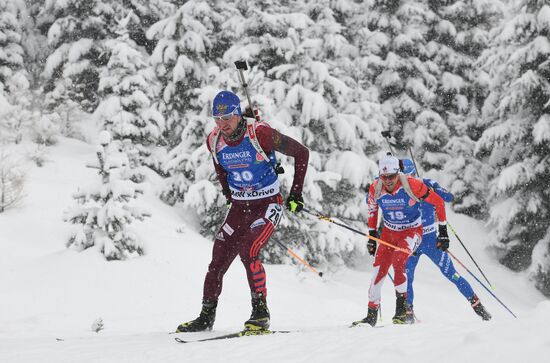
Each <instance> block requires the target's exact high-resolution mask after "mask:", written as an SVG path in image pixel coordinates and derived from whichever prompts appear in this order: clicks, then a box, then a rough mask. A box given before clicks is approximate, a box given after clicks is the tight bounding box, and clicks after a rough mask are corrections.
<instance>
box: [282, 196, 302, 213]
mask: <svg viewBox="0 0 550 363" xmlns="http://www.w3.org/2000/svg"><path fill="white" fill-rule="evenodd" d="M286 208H287V209H288V210H289V211H290V212H291V213H298V212H299V211H301V210H302V209H304V199H303V198H302V195H300V194H295V193H290V195H289V196H288V198H286Z"/></svg>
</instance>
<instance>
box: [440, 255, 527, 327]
mask: <svg viewBox="0 0 550 363" xmlns="http://www.w3.org/2000/svg"><path fill="white" fill-rule="evenodd" d="M447 253H448V254H449V255H450V256H451V257H452V258H453V259H454V260H455V261H456V262H458V264H459V265H460V266H462V268H464V269H465V270H466V271H467V272H468V273H469V274H470V275H471V276H472V277H473V278H474V279H476V281H477V282H479V284H480V285H481V286H483V288H484V289H485V290H487V292H488V293H489V294H491V295H492V296H493V297H494V298H495V299H496V301H498V302H499V303H500V305H502V306H503V307H504V308H505V309H506V310H508V312H509V313H510V314H512V316H513V317H514V318H516V319H517V316H516V315H515V314H514V313H513V312H512V310H510V309H508V307H507V306H506V305H505V304H504V303H503V302H502V301H500V299H499V298H498V297H497V296H496V295H495V294H494V293H493V292H492V291H491V290H490V289H489V288H488V287H487V286H485V285H484V284H483V282H481V281H480V280H479V279H478V278H477V277H476V275H474V274H473V273H472V272H471V271H470V270H469V269H468V268H467V267H466V266H464V264H463V263H462V262H460V260H459V259H458V258H456V256H455V255H453V254H452V252H451V251H449V250H447Z"/></svg>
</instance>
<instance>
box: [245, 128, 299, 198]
mask: <svg viewBox="0 0 550 363" xmlns="http://www.w3.org/2000/svg"><path fill="white" fill-rule="evenodd" d="M256 136H257V137H258V142H259V143H260V146H261V147H262V149H263V150H264V151H265V152H266V153H270V152H272V151H278V152H280V153H282V154H285V155H288V156H292V157H293V158H294V180H293V182H292V187H291V188H290V192H291V193H295V194H302V189H303V187H304V179H305V177H306V171H307V164H308V161H309V150H308V149H307V148H306V147H305V146H304V145H302V144H300V143H299V142H298V141H296V140H294V139H293V138H291V137H288V136H286V135H284V134H281V133H280V132H279V131H277V130H275V129H272V128H271V127H269V126H267V125H266V124H260V125H258V126H256Z"/></svg>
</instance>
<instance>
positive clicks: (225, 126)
mask: <svg viewBox="0 0 550 363" xmlns="http://www.w3.org/2000/svg"><path fill="white" fill-rule="evenodd" d="M214 120H215V121H216V125H218V126H219V128H220V131H221V133H222V135H223V136H231V135H233V133H234V132H235V130H236V129H237V125H239V121H240V120H241V116H240V115H231V116H230V117H228V118H221V117H217V118H214Z"/></svg>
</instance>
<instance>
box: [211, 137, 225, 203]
mask: <svg viewBox="0 0 550 363" xmlns="http://www.w3.org/2000/svg"><path fill="white" fill-rule="evenodd" d="M206 147H207V148H208V151H210V142H209V138H207V140H206ZM212 164H214V170H216V176H217V177H218V181H219V182H220V184H221V186H222V193H223V195H224V197H225V199H226V200H227V202H228V203H229V202H231V190H230V189H229V183H228V182H227V172H226V171H225V169H224V168H222V167H221V165H220V164H217V163H216V162H215V161H214V159H212Z"/></svg>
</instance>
